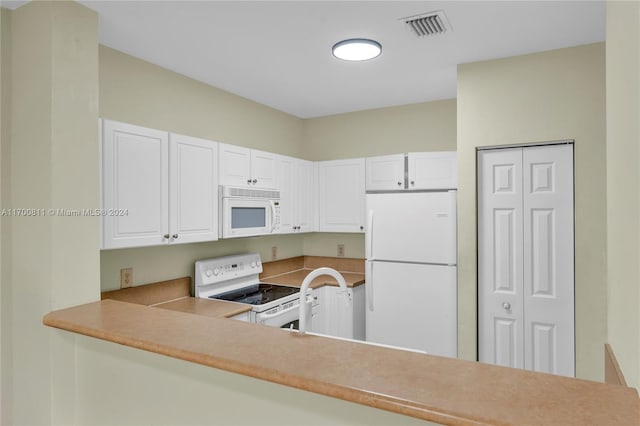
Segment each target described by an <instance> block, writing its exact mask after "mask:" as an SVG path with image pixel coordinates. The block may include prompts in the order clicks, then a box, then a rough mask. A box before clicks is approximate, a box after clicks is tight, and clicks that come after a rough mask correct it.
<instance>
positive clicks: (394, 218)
mask: <svg viewBox="0 0 640 426" xmlns="http://www.w3.org/2000/svg"><path fill="white" fill-rule="evenodd" d="M366 202H367V229H366V234H365V246H366V248H365V249H366V256H367V259H369V260H387V261H399V262H417V263H437V264H446V265H455V264H456V191H444V192H421V193H387V194H367V199H366Z"/></svg>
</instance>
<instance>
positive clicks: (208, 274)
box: [205, 269, 212, 277]
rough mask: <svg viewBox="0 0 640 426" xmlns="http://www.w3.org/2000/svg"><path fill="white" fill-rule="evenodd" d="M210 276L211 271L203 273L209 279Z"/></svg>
mask: <svg viewBox="0 0 640 426" xmlns="http://www.w3.org/2000/svg"><path fill="white" fill-rule="evenodd" d="M211 274H212V272H211V269H207V272H205V275H206V276H207V277H210V276H211Z"/></svg>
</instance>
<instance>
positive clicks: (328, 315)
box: [311, 285, 365, 340]
mask: <svg viewBox="0 0 640 426" xmlns="http://www.w3.org/2000/svg"><path fill="white" fill-rule="evenodd" d="M313 295H314V298H315V302H316V303H317V306H316V307H315V310H314V315H313V317H312V323H311V324H312V328H311V331H313V332H314V333H320V334H326V335H327V336H335V337H343V338H346V339H357V340H364V339H365V288H364V285H361V286H358V287H355V288H350V289H349V290H348V296H349V297H350V298H351V303H350V304H349V303H346V300H345V299H346V298H345V295H344V293H342V292H341V291H340V288H339V287H334V286H328V285H326V286H323V287H320V288H316V289H314V290H313Z"/></svg>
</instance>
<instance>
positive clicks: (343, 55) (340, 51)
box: [332, 38, 382, 61]
mask: <svg viewBox="0 0 640 426" xmlns="http://www.w3.org/2000/svg"><path fill="white" fill-rule="evenodd" d="M332 51H333V56H335V57H336V58H338V59H342V60H344V61H366V60H368V59H373V58H375V57H377V56H379V55H380V53H381V52H382V46H381V45H380V43H378V42H377V41H375V40H369V39H367V38H350V39H348V40H342V41H341V42H338V43H336V44H334V45H333V49H332Z"/></svg>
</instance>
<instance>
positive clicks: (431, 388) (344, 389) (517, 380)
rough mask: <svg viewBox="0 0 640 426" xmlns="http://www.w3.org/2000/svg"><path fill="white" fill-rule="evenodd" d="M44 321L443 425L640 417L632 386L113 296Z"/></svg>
mask: <svg viewBox="0 0 640 426" xmlns="http://www.w3.org/2000/svg"><path fill="white" fill-rule="evenodd" d="M43 323H44V324H45V325H48V326H51V327H56V328H60V329H63V330H67V331H71V332H75V333H79V334H83V335H86V336H90V337H95V338H99V339H103V340H107V341H111V342H115V343H119V344H122V345H126V346H130V347H134V348H138V349H143V350H147V351H150V352H154V353H158V354H162V355H166V356H170V357H174V358H178V359H182V360H185V361H190V362H195V363H198V364H202V365H206V366H209V367H213V368H218V369H222V370H226V371H230V372H234V373H238V374H242V375H246V376H250V377H254V378H257V379H262V380H267V381H271V382H274V383H278V384H282V385H286V386H291V387H294V388H298V389H302V390H306V391H311V392H315V393H318V394H322V395H327V396H331V397H335V398H339V399H343V400H346V401H351V402H355V403H359V404H364V405H368V406H371V407H375V408H380V409H384V410H388V411H392V412H396V413H399V414H404V415H408V416H412V417H416V418H420V419H424V420H429V421H432V422H438V423H443V424H451V425H463V424H464V425H479V424H545V425H549V424H563V425H564V424H580V425H586V424H609V425H613V424H638V423H639V420H640V410H639V407H640V404H639V402H638V401H639V400H638V397H637V392H636V391H635V389H632V388H626V387H623V386H614V385H606V384H601V383H595V382H589V381H585V380H578V379H568V378H564V377H559V376H552V375H548V374H539V373H532V372H528V371H524V370H516V369H508V368H503V367H497V366H492V365H487V364H480V363H476V362H470V361H462V360H456V359H449V358H442V357H435V356H429V355H423V354H417V353H412V352H407V351H398V350H393V349H388V348H381V347H377V346H369V345H366V344H363V343H356V342H345V341H340V340H336V339H330V338H325V337H321V336H313V335H306V336H299V335H296V334H293V333H290V332H288V331H285V330H281V329H278V328H272V327H265V326H260V325H256V324H248V323H243V322H240V321H229V320H227V319H218V318H211V317H206V316H202V315H194V314H190V313H184V312H178V311H172V310H166V309H157V308H153V307H147V306H142V305H135V304H131V303H126V302H119V301H114V300H103V301H100V302H94V303H90V304H86V305H80V306H76V307H73V308H68V309H63V310H59V311H54V312H51V313H49V314H47V315H46V316H45V317H44V319H43ZM212 336H213V338H212ZM260 344H269V345H270V347H271V348H277V349H274V350H272V351H269V353H268V354H260V355H256V354H255V351H253V350H251V349H252V348H255V347H256V345H260ZM298 351H304V352H305V353H307V354H309V355H308V356H307V357H305V359H300V360H294V361H295V362H294V361H292V359H291V357H290V356H287V354H290V353H297V352H298ZM309 363H313V366H314V368H313V369H309V368H308V366H309Z"/></svg>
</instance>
